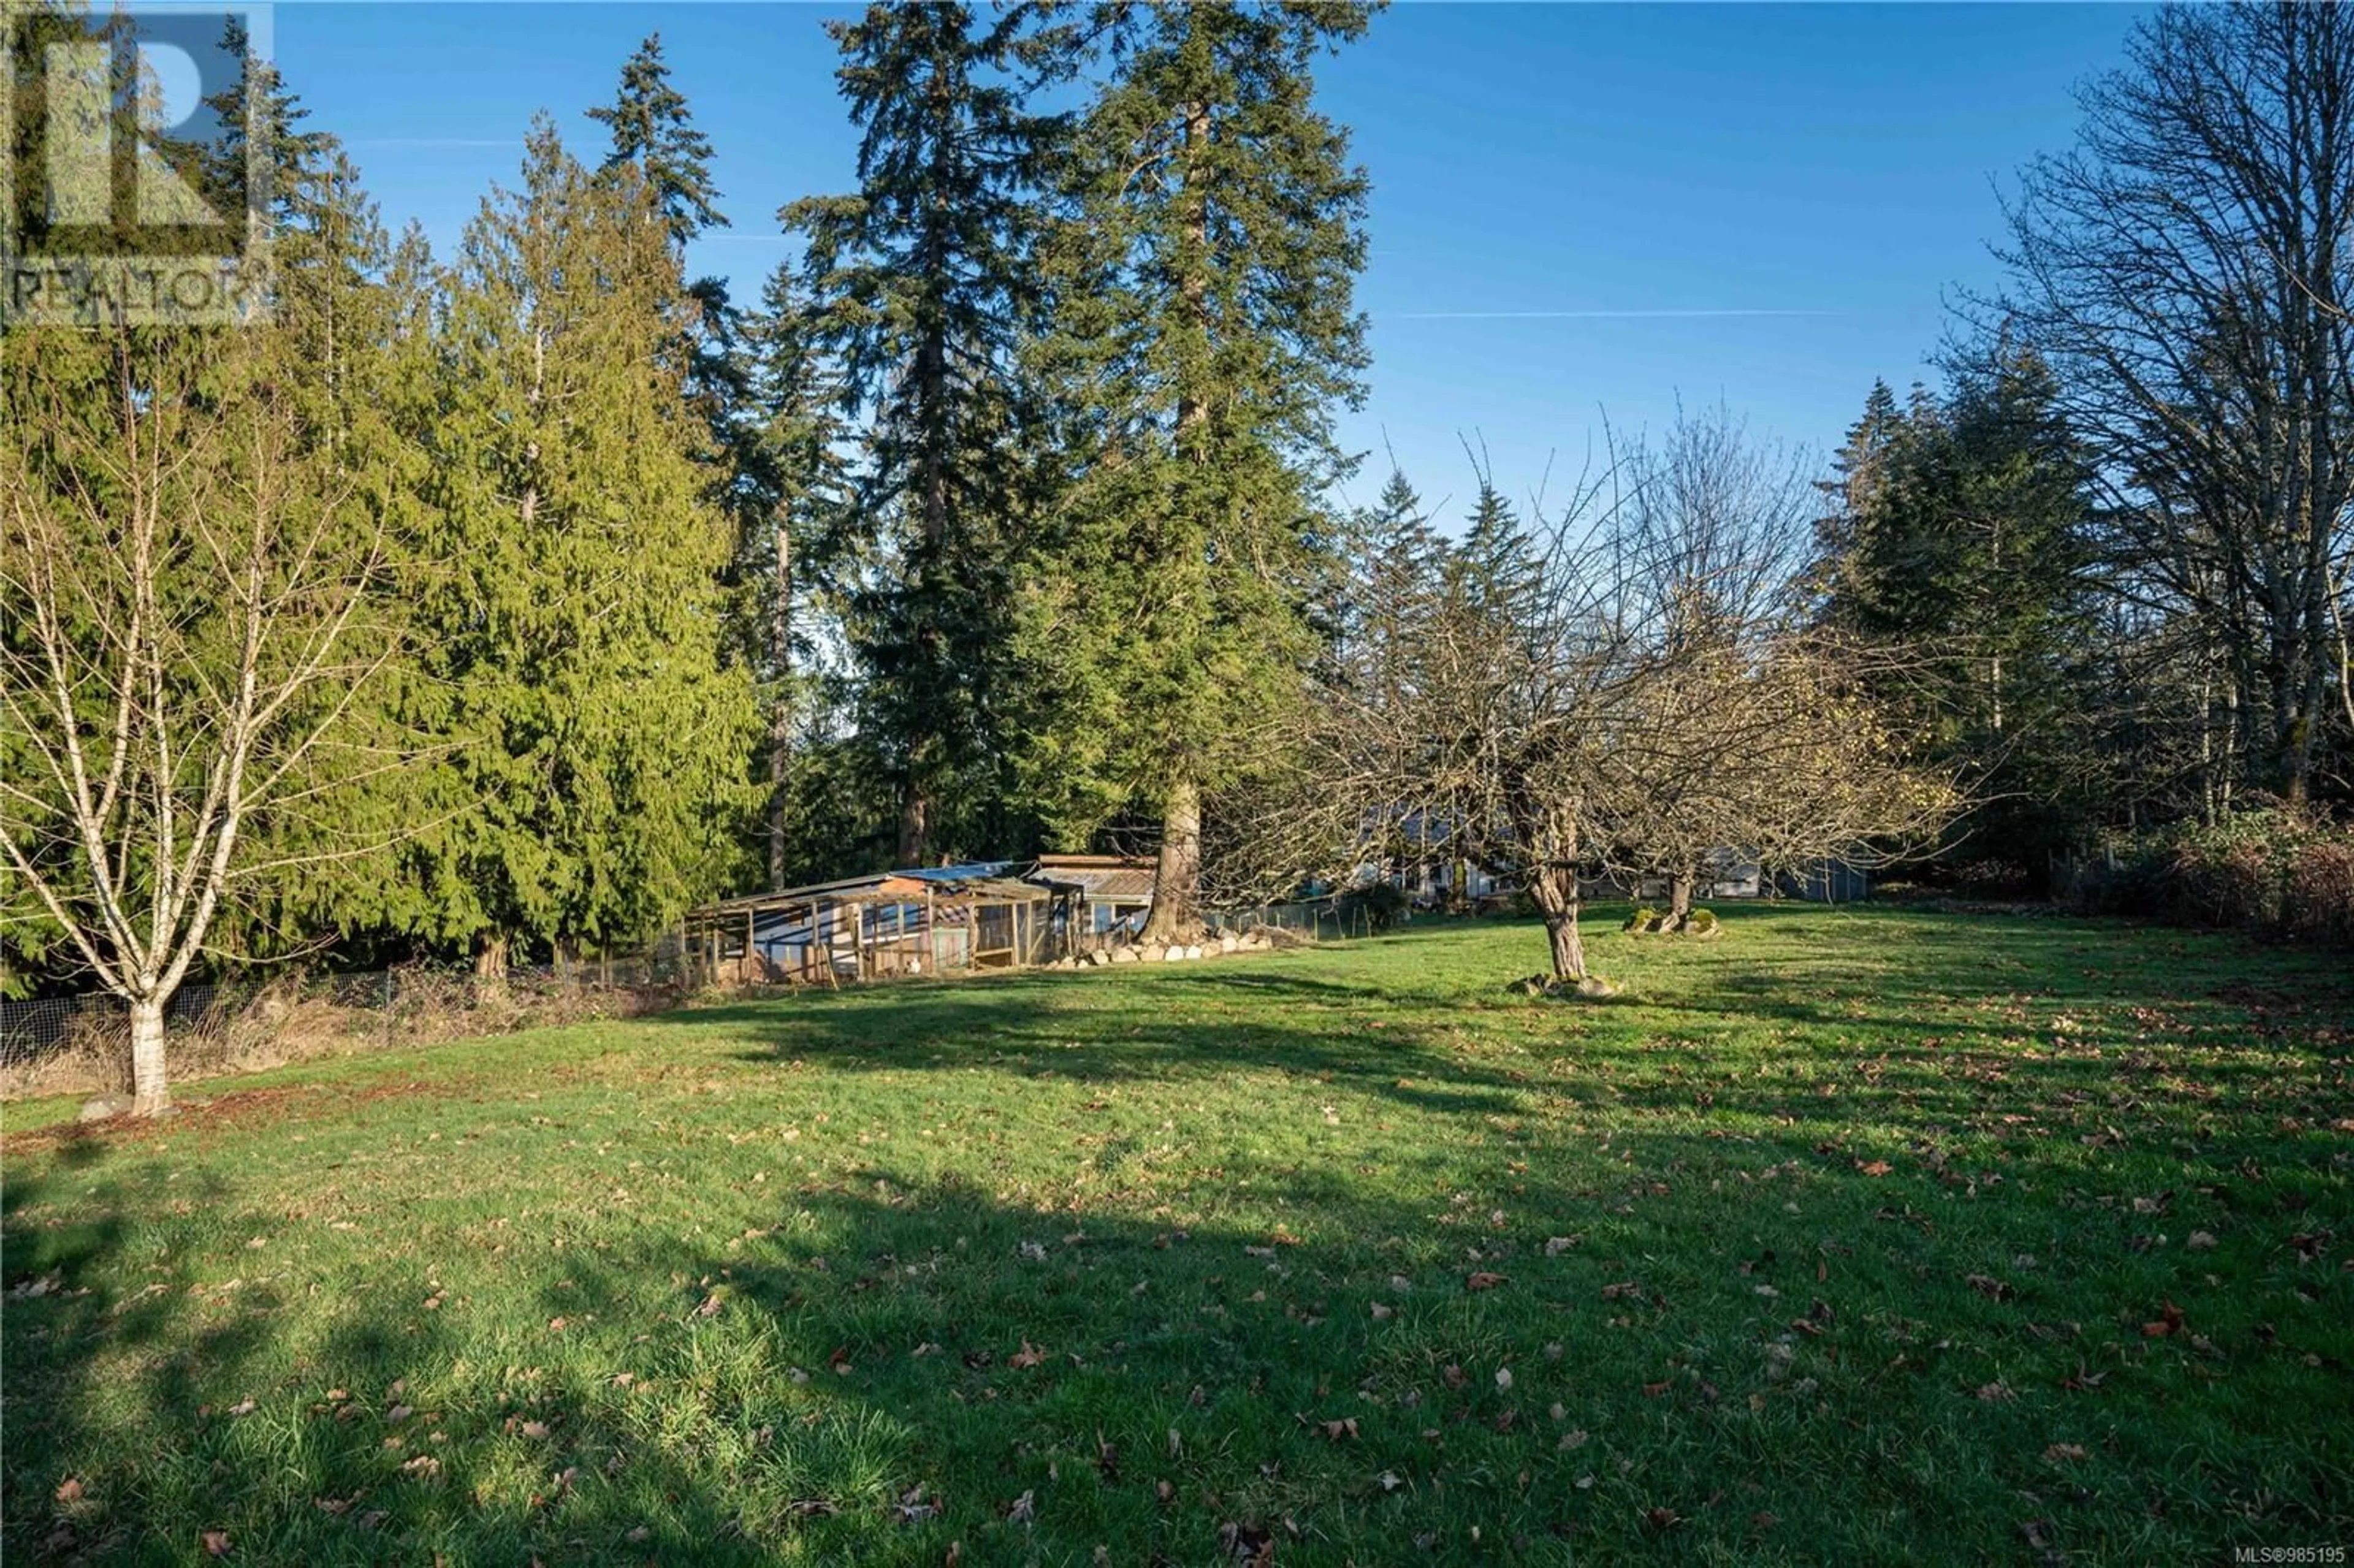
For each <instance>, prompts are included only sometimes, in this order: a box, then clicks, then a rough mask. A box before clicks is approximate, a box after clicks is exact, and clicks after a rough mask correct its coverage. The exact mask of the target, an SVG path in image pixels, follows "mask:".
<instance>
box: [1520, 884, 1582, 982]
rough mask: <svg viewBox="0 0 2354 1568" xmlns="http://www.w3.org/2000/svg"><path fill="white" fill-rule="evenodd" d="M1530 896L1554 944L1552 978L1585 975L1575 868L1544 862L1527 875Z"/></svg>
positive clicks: (1571, 978) (1569, 978)
mask: <svg viewBox="0 0 2354 1568" xmlns="http://www.w3.org/2000/svg"><path fill="white" fill-rule="evenodd" d="M1529 896H1530V897H1531V898H1532V899H1533V900H1535V902H1536V906H1537V912H1538V913H1539V914H1541V915H1543V916H1544V923H1545V938H1546V940H1547V941H1548V942H1549V943H1551V944H1552V947H1553V974H1554V976H1555V978H1557V979H1560V980H1584V979H1585V938H1584V937H1583V936H1582V935H1581V934H1580V932H1579V931H1578V928H1577V868H1576V867H1575V866H1573V865H1544V866H1540V867H1538V868H1537V872H1536V874H1535V875H1533V876H1532V877H1531V878H1530V879H1529Z"/></svg>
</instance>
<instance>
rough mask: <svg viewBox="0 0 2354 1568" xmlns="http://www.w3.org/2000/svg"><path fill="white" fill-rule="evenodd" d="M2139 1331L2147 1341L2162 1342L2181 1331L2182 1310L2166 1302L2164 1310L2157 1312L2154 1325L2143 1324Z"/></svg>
mask: <svg viewBox="0 0 2354 1568" xmlns="http://www.w3.org/2000/svg"><path fill="white" fill-rule="evenodd" d="M2141 1331H2142V1337H2143V1338H2144V1339H2149V1340H2162V1339H2165V1338H2166V1337H2167V1336H2168V1334H2179V1333H2180V1332H2181V1331H2182V1308H2179V1307H2177V1306H2176V1305H2175V1304H2174V1303H2173V1302H2171V1301H2168V1303H2167V1304H2166V1306H2165V1308H2164V1309H2163V1310H2161V1311H2160V1312H2159V1314H2158V1321H2157V1322H2155V1323H2144V1324H2143V1325H2142V1326H2141Z"/></svg>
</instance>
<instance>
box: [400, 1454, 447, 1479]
mask: <svg viewBox="0 0 2354 1568" xmlns="http://www.w3.org/2000/svg"><path fill="white" fill-rule="evenodd" d="M400 1468H401V1472H402V1473H403V1474H404V1475H410V1476H438V1475H440V1473H441V1461H440V1460H439V1459H437V1458H435V1457H433V1456H432V1455H430V1454H419V1455H418V1456H416V1457H414V1458H411V1459H408V1460H407V1461H405V1462H404V1463H403V1464H402V1465H401V1467H400Z"/></svg>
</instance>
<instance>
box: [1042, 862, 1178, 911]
mask: <svg viewBox="0 0 2354 1568" xmlns="http://www.w3.org/2000/svg"><path fill="white" fill-rule="evenodd" d="M1048 874H1049V875H1051V876H1052V877H1053V878H1054V880H1055V881H1056V882H1059V883H1064V884H1066V885H1071V886H1075V887H1077V888H1079V889H1081V890H1082V891H1083V892H1084V893H1085V895H1087V897H1089V898H1093V899H1113V900H1117V901H1119V903H1122V904H1129V903H1137V902H1141V901H1144V900H1148V899H1150V897H1151V896H1152V873H1151V872H1150V871H1139V870H1137V869H1136V868H1135V867H1133V866H1118V867H1106V868H1103V869H1100V870H1098V869H1097V868H1096V867H1093V866H1061V865H1058V866H1055V867H1053V868H1052V869H1051V871H1050V872H1049V873H1048Z"/></svg>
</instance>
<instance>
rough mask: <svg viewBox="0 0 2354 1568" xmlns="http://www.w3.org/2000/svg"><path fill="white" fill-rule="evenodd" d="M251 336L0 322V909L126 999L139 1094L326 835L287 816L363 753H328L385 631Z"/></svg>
mask: <svg viewBox="0 0 2354 1568" xmlns="http://www.w3.org/2000/svg"><path fill="white" fill-rule="evenodd" d="M242 335H243V334H237V333H230V334H226V337H227V339H228V341H227V342H224V341H223V340H222V339H220V338H196V337H195V336H194V335H193V334H153V335H141V336H138V337H135V338H134V337H133V336H132V335H130V334H122V335H118V336H115V337H111V338H106V339H101V340H96V341H95V342H93V341H92V340H88V339H83V340H69V339H66V338H62V337H58V338H49V339H47V340H42V341H33V340H30V339H29V337H19V338H18V339H17V340H16V341H15V342H12V343H8V344H0V355H5V375H6V377H7V394H8V396H7V400H6V401H7V409H8V412H7V414H6V416H5V420H0V715H5V719H6V723H7V726H8V728H9V731H10V736H9V748H10V749H9V759H8V760H9V766H8V768H6V769H5V776H0V859H5V864H6V867H7V870H8V872H9V874H10V875H9V881H10V882H11V883H13V884H14V886H12V887H11V888H9V889H8V890H7V894H6V896H5V903H0V911H5V914H6V915H7V916H9V917H10V918H11V919H12V920H27V919H36V920H38V919H45V920H46V921H47V922H48V923H49V924H50V926H51V927H53V929H52V936H53V938H57V939H60V940H62V941H63V942H64V943H65V944H67V945H68V947H69V950H70V951H71V953H72V954H73V955H74V956H75V957H76V958H77V959H79V960H80V963H81V964H83V965H84V966H86V967H87V968H88V969H89V970H90V974H91V975H92V976H93V977H94V978H95V979H96V980H97V981H98V982H99V984H100V985H101V986H102V987H104V989H105V990H107V991H110V992H111V993H113V994H114V995H115V996H117V997H119V998H121V999H122V1001H123V1003H124V1004H125V1005H126V1007H127V1008H128V1010H129V1013H130V1025H131V1055H132V1066H133V1085H134V1089H135V1097H134V1101H133V1108H134V1109H135V1110H136V1111H137V1112H138V1113H139V1114H142V1115H154V1114H156V1113H159V1112H161V1111H163V1110H165V1109H167V1108H168V1107H169V1105H170V1093H169V1088H168V1086H167V1080H166V1075H165V1069H164V1010H165V1008H166V1006H167V1005H168V1004H169V1002H170V1001H171V998H172V996H173V994H174V992H175V991H176V990H177V989H178V987H179V986H180V984H181V982H182V981H183V980H185V979H186V977H187V975H188V973H189V970H190V967H191V966H192V965H193V964H195V963H196V961H197V959H199V957H200V955H202V954H203V953H205V952H206V951H207V937H208V935H209V934H210V933H211V932H212V931H213V930H214V929H215V928H216V926H217V922H218V921H219V919H220V917H221V916H222V915H223V913H224V911H225V909H226V908H227V907H228V906H229V905H230V904H231V903H232V902H233V901H234V900H236V899H237V898H239V896H240V895H242V894H243V893H244V892H245V891H246V890H248V889H249V888H251V887H254V886H256V885H260V884H262V883H263V882H264V881H266V879H268V878H269V877H270V874H272V873H273V872H274V871H282V870H285V869H287V868H288V867H289V866H290V865H291V864H292V863H294V862H295V861H298V860H302V859H316V858H319V857H320V856H321V855H323V854H332V853H336V852H334V850H333V849H322V848H320V847H319V846H320V845H321V844H322V843H323V842H326V841H324V840H323V839H322V838H321V837H320V836H319V835H317V834H315V833H313V834H308V835H296V834H292V833H289V832H284V831H283V829H284V828H285V826H286V822H287V821H288V820H289V819H291V818H292V817H294V816H297V815H299V814H300V813H302V811H303V810H304V809H305V807H306V805H308V806H316V805H318V804H319V803H320V802H321V801H322V800H323V798H324V797H325V796H326V795H327V794H328V793H329V792H331V790H332V789H333V788H334V780H335V779H350V778H352V777H353V776H354V773H355V769H354V767H353V766H352V764H351V763H350V761H349V759H348V758H345V759H341V760H338V759H334V758H331V756H330V754H331V753H332V752H333V751H334V749H335V748H336V747H337V746H338V745H339V744H340V736H339V732H340V730H341V728H342V726H344V725H345V721H346V719H347V717H348V715H350V713H351V710H352V706H353V703H354V700H355V694H357V693H358V692H359V690H360V689H361V687H362V685H363V683H365V682H366V680H367V679H368V677H369V676H370V675H371V674H372V673H374V672H375V671H376V669H377V668H378V667H379V666H380V665H381V663H382V662H383V661H384V659H385V658H386V656H387V651H388V649H389V646H390V643H389V640H388V638H387V636H386V635H385V633H384V631H383V629H382V628H381V627H379V626H376V625H374V624H372V623H371V622H370V621H369V620H368V619H367V615H368V611H369V609H370V606H371V589H372V588H373V586H374V581H375V578H376V573H377V571H378V569H379V552H378V539H377V536H376V532H375V530H374V529H373V528H372V527H371V526H370V525H369V524H367V523H366V521H365V520H363V519H360V518H358V517H356V516H355V515H354V509H353V508H351V507H349V506H347V505H346V502H347V500H348V493H347V491H346V490H345V488H344V487H343V486H342V485H341V484H340V483H339V482H337V481H336V480H335V478H334V475H333V473H332V472H331V471H329V470H328V469H327V468H326V466H325V465H323V464H321V463H317V462H313V461H306V459H305V458H304V456H303V454H302V450H301V449H300V442H299V440H298V433H299V425H298V421H297V419H296V418H295V417H294V415H293V413H292V410H291V408H289V407H288V406H287V403H286V400H285V397H283V395H282V393H281V391H280V390H279V389H278V388H277V387H274V386H273V385H272V384H271V382H270V379H269V378H268V375H267V367H266V366H265V365H263V364H262V363H261V362H260V356H259V351H258V350H250V349H247V348H246V347H244V346H243V344H242V343H241V342H239V341H238V340H240V339H241V337H242ZM365 766H366V765H365V764H363V765H362V768H365ZM298 839H299V840H300V842H302V845H303V846H304V847H299V848H298V847H296V842H297V840H298Z"/></svg>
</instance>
